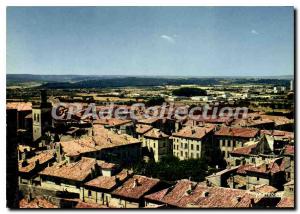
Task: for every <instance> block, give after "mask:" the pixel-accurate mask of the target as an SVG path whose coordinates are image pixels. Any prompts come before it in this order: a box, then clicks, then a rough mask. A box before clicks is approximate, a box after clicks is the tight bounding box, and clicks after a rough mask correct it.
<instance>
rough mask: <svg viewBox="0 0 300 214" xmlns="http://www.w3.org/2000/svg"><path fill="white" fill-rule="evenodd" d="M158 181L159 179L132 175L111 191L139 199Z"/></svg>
mask: <svg viewBox="0 0 300 214" xmlns="http://www.w3.org/2000/svg"><path fill="white" fill-rule="evenodd" d="M159 182H160V180H159V179H155V178H149V177H146V176H142V175H134V176H133V177H132V178H130V179H129V180H127V181H126V182H125V183H124V184H123V185H121V186H120V187H118V188H117V189H116V190H114V191H113V192H112V194H114V195H118V196H123V197H127V198H133V199H139V198H141V197H142V196H143V195H144V194H146V193H147V192H148V191H150V190H151V189H152V188H153V187H154V186H156V185H157V184H158V183H159Z"/></svg>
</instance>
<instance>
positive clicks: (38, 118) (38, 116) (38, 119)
mask: <svg viewBox="0 0 300 214" xmlns="http://www.w3.org/2000/svg"><path fill="white" fill-rule="evenodd" d="M37 122H40V115H39V114H38V115H37Z"/></svg>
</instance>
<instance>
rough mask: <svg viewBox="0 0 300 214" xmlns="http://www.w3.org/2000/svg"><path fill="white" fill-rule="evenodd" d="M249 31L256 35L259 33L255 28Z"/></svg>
mask: <svg viewBox="0 0 300 214" xmlns="http://www.w3.org/2000/svg"><path fill="white" fill-rule="evenodd" d="M251 33H252V34H255V35H258V34H259V33H258V32H257V31H256V30H254V29H252V30H251Z"/></svg>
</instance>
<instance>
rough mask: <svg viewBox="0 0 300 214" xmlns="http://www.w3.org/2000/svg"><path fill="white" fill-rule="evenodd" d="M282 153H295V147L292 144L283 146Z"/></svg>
mask: <svg viewBox="0 0 300 214" xmlns="http://www.w3.org/2000/svg"><path fill="white" fill-rule="evenodd" d="M283 154H284V155H294V154H295V148H294V146H291V145H286V146H285V147H284V150H283Z"/></svg>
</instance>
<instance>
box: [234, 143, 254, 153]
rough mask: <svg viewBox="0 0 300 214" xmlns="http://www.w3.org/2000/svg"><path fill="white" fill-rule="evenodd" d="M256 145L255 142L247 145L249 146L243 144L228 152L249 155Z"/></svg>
mask: <svg viewBox="0 0 300 214" xmlns="http://www.w3.org/2000/svg"><path fill="white" fill-rule="evenodd" d="M256 146H257V143H255V144H252V145H249V146H243V147H240V148H236V149H234V150H233V151H232V152H230V153H231V154H236V155H250V154H252V153H253V151H254V149H255V148H256Z"/></svg>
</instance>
